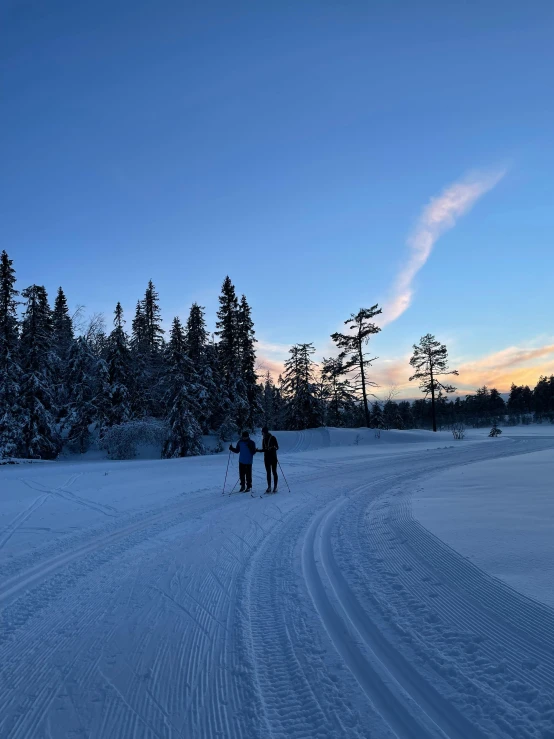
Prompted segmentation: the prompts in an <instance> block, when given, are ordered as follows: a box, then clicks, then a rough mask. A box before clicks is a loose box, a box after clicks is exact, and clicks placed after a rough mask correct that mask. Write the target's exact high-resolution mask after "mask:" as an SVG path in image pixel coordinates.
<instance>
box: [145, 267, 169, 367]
mask: <svg viewBox="0 0 554 739" xmlns="http://www.w3.org/2000/svg"><path fill="white" fill-rule="evenodd" d="M142 313H143V316H144V327H145V330H146V342H147V345H148V348H149V350H150V352H151V353H152V354H158V353H159V352H160V351H161V349H162V348H163V344H164V338H163V337H164V333H165V331H164V330H163V328H162V315H161V309H160V303H159V296H158V293H157V292H156V289H155V287H154V283H153V282H152V280H149V282H148V287H147V288H146V293H145V295H144V300H143V301H142Z"/></svg>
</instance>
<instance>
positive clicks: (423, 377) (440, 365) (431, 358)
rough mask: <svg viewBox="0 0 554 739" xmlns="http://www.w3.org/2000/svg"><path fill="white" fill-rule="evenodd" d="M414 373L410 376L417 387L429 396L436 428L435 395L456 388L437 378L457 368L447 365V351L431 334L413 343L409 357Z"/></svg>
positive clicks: (455, 372) (456, 372)
mask: <svg viewBox="0 0 554 739" xmlns="http://www.w3.org/2000/svg"><path fill="white" fill-rule="evenodd" d="M410 364H411V366H412V367H413V368H414V369H415V373H414V374H413V375H412V376H411V377H410V382H412V380H419V389H420V390H421V391H422V392H424V393H425V398H427V397H428V396H429V395H430V396H431V415H432V419H433V431H436V430H437V412H436V407H435V406H436V400H437V395H438V394H439V393H440V392H441V391H443V392H445V393H453V392H454V391H455V390H456V388H455V387H454V386H453V385H448V384H444V383H442V382H441V381H440V380H439V379H438V378H439V377H443V376H445V375H457V374H458V370H451V369H450V368H449V367H448V351H447V349H446V345H445V344H441V343H440V341H437V340H436V339H435V337H434V336H433V335H432V334H425V336H422V337H421V340H420V342H419V344H417V345H416V344H414V354H413V356H412V358H411V359H410Z"/></svg>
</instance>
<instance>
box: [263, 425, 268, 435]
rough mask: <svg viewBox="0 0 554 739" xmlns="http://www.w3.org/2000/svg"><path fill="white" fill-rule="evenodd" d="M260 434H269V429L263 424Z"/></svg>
mask: <svg viewBox="0 0 554 739" xmlns="http://www.w3.org/2000/svg"><path fill="white" fill-rule="evenodd" d="M262 434H263V435H264V436H267V435H268V434H269V429H268V428H267V426H264V427H263V428H262Z"/></svg>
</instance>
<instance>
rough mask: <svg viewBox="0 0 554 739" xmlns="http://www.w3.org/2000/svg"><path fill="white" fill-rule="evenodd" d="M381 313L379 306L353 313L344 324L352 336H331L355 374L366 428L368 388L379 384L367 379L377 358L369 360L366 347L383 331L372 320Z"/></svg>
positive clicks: (368, 422)
mask: <svg viewBox="0 0 554 739" xmlns="http://www.w3.org/2000/svg"><path fill="white" fill-rule="evenodd" d="M380 313H381V308H379V307H378V306H377V304H375V305H373V306H371V308H360V310H359V311H358V312H357V313H356V314H354V313H352V314H351V316H350V318H348V319H347V320H346V321H345V322H344V323H345V325H346V326H348V327H349V328H350V331H352V332H353V333H352V334H341V333H339V332H338V331H337V332H335V333H334V334H331V338H332V339H333V341H334V342H335V344H336V345H337V347H338V348H339V349H342V352H341V357H342V358H343V359H346V363H345V370H346V371H347V372H352V373H353V385H354V388H355V390H356V392H357V393H359V394H361V399H362V403H363V407H364V413H365V421H366V426H367V427H368V428H369V426H370V420H371V419H370V415H369V405H368V391H367V389H368V387H377V383H375V382H372V381H370V380H369V379H368V377H367V370H368V368H369V367H370V366H371V363H372V362H373V361H374V360H375V359H376V358H377V357H372V358H371V359H368V357H367V354H366V352H365V351H364V347H365V346H366V345H367V344H368V342H369V339H370V338H371V336H373V335H374V334H376V333H378V332H379V331H380V330H381V329H380V328H379V326H376V325H375V324H374V323H373V322H372V321H371V319H372V318H374V317H375V316H377V315H379V314H380Z"/></svg>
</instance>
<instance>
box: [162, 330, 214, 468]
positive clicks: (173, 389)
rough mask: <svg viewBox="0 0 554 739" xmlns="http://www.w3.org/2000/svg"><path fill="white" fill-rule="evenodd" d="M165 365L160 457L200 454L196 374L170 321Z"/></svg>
mask: <svg viewBox="0 0 554 739" xmlns="http://www.w3.org/2000/svg"><path fill="white" fill-rule="evenodd" d="M167 362H168V369H169V376H168V381H169V388H168V391H167V395H166V400H165V405H166V407H167V408H168V413H167V419H166V420H167V424H168V426H169V432H168V437H167V439H166V441H165V443H164V447H163V452H162V454H163V456H164V457H165V458H170V457H189V456H192V455H196V454H203V453H204V447H203V445H202V429H201V428H200V424H199V423H198V421H197V420H196V418H195V412H196V411H197V410H198V404H197V398H198V388H197V387H196V386H195V382H194V378H195V376H196V372H195V368H194V366H193V363H192V361H191V359H190V358H189V357H188V356H187V354H186V341H185V334H184V332H183V327H182V325H181V321H180V320H179V319H178V318H174V319H173V325H172V327H171V338H170V341H169V346H168V351H167Z"/></svg>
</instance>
